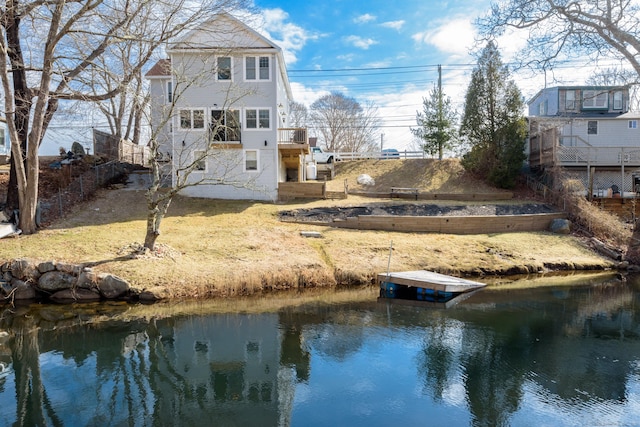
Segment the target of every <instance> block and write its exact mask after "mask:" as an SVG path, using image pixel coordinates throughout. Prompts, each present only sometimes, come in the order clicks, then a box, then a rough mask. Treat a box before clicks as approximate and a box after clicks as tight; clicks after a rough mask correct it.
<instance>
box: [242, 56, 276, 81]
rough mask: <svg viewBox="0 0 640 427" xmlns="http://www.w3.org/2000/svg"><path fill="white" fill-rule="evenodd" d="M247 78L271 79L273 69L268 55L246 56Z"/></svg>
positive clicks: (245, 75)
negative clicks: (271, 69)
mask: <svg viewBox="0 0 640 427" xmlns="http://www.w3.org/2000/svg"><path fill="white" fill-rule="evenodd" d="M244 77H245V80H270V79H271V71H270V67H269V57H268V56H247V57H245V74H244Z"/></svg>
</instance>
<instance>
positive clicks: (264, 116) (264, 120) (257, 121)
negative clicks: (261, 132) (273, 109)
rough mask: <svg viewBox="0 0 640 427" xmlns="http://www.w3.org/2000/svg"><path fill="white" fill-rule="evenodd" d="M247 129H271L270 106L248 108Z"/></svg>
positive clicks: (246, 114) (246, 116)
mask: <svg viewBox="0 0 640 427" xmlns="http://www.w3.org/2000/svg"><path fill="white" fill-rule="evenodd" d="M245 124H246V127H247V129H270V128H271V120H270V113H269V109H268V108H247V109H246V110H245Z"/></svg>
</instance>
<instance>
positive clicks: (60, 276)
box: [38, 271, 78, 292]
mask: <svg viewBox="0 0 640 427" xmlns="http://www.w3.org/2000/svg"><path fill="white" fill-rule="evenodd" d="M77 280H78V279H77V278H76V277H75V276H72V275H71V274H67V273H63V272H61V271H50V272H48V273H44V274H43V275H42V277H40V280H38V288H40V289H42V290H43V291H46V292H57V291H60V290H63V289H70V288H72V287H73V286H74V285H75V284H76V282H77Z"/></svg>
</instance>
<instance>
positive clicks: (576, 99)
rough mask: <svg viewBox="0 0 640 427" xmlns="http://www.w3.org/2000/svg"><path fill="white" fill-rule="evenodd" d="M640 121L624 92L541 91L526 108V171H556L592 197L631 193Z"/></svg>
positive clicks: (639, 152) (639, 162)
mask: <svg viewBox="0 0 640 427" xmlns="http://www.w3.org/2000/svg"><path fill="white" fill-rule="evenodd" d="M639 121H640V114H639V113H634V112H630V111H629V87H628V86H559V87H552V88H547V89H543V90H541V91H540V92H538V94H537V95H536V96H535V97H534V98H533V99H532V100H531V101H530V102H529V146H528V150H529V153H528V155H529V166H530V167H531V169H532V170H533V171H545V170H548V169H550V168H552V167H555V166H560V167H562V168H563V169H564V170H565V171H566V172H567V173H568V174H570V175H572V176H573V177H574V178H575V179H578V180H580V181H582V183H583V184H584V186H585V188H588V189H589V190H590V191H593V194H596V195H600V194H601V193H602V192H606V191H607V189H609V188H611V187H612V186H615V187H614V189H616V188H617V189H619V190H620V191H621V192H624V191H627V192H635V189H636V188H635V182H634V176H635V174H636V172H635V171H636V169H638V168H640V129H639V128H638V122H639ZM623 194H624V193H623Z"/></svg>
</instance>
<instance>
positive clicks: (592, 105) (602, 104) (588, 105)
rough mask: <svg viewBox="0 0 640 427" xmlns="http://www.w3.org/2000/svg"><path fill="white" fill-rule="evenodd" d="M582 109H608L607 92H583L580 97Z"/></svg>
mask: <svg viewBox="0 0 640 427" xmlns="http://www.w3.org/2000/svg"><path fill="white" fill-rule="evenodd" d="M582 108H584V109H605V108H609V94H608V93H607V91H602V90H601V91H597V90H585V91H584V94H583V97H582Z"/></svg>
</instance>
